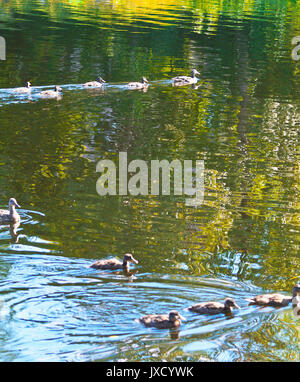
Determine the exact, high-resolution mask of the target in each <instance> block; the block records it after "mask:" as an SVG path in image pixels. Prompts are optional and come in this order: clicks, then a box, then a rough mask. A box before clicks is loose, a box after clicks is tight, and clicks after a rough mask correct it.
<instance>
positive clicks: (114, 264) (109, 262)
mask: <svg viewBox="0 0 300 382" xmlns="http://www.w3.org/2000/svg"><path fill="white" fill-rule="evenodd" d="M129 263H134V264H138V263H139V262H138V261H137V260H136V259H135V258H134V257H133V256H132V254H131V253H126V254H125V255H124V257H123V262H122V261H120V260H118V259H105V260H98V261H96V262H95V263H93V264H92V265H91V268H95V269H124V270H125V271H128V270H129V267H130V265H129Z"/></svg>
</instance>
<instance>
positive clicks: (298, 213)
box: [0, 0, 300, 361]
mask: <svg viewBox="0 0 300 382" xmlns="http://www.w3.org/2000/svg"><path fill="white" fill-rule="evenodd" d="M178 3H180V4H178ZM0 10H1V14H0V35H1V36H3V37H5V39H6V45H7V57H6V58H7V59H6V61H0V68H1V76H0V88H1V89H0V175H1V176H0V188H1V201H0V203H1V207H2V208H3V207H6V205H7V202H8V199H9V198H10V197H11V196H13V197H15V198H16V199H17V201H18V202H19V203H20V204H21V207H22V208H21V210H20V215H21V217H22V223H21V225H20V226H19V227H16V230H17V235H15V234H12V233H11V231H10V229H9V227H8V226H1V227H0V228H1V230H0V318H1V319H0V360H1V361H90V360H101V361H117V360H125V361H134V360H143V361H160V360H166V361H187V360H189V361H198V360H199V361H205V360H217V361H286V360H289V361H299V360H300V359H299V354H300V353H299V350H300V349H299V320H298V319H297V317H295V315H294V314H293V311H292V309H291V307H286V308H281V309H277V310H274V309H272V308H264V309H257V308H255V307H249V306H248V305H247V302H246V301H245V300H244V299H245V298H247V297H250V296H252V295H253V294H255V293H261V292H267V291H283V292H284V293H286V294H289V293H290V292H291V288H292V286H293V284H294V283H295V281H298V275H299V263H300V260H299V246H300V233H299V226H300V204H299V196H300V195H299V193H300V165H299V163H300V151H299V126H300V122H299V111H300V101H299V99H300V98H299V84H300V79H299V73H300V64H299V61H298V62H297V61H294V60H293V59H292V56H291V52H292V49H293V45H292V44H291V39H292V38H293V37H294V36H297V35H300V23H299V20H300V18H299V15H300V2H299V1H292V0H291V1H288V0H286V1H284V0H282V1H263V0H257V1H252V2H244V1H235V2H229V1H217V0H216V1H208V0H207V1H182V2H176V1H175V0H162V1H157V2H156V1H151V2H144V1H132V2H126V1H113V0H111V1H86V2H76V1H74V2H72V1H68V2H67V1H65V2H64V1H49V2H48V1H30V0H29V1H26V0H23V1H21V2H17V1H0ZM191 68H197V70H198V71H199V72H200V75H199V76H198V77H199V78H200V80H199V82H198V85H200V86H198V87H197V88H192V87H189V86H188V87H180V88H174V87H172V86H171V82H170V79H171V77H173V76H175V75H182V74H189V72H190V69H191ZM98 74H100V75H101V76H102V77H103V78H104V79H105V80H106V81H107V84H106V86H105V87H104V89H103V90H99V89H83V88H82V87H81V86H80V84H81V83H83V82H86V81H90V80H94V79H96V77H97V76H98ZM142 76H146V77H147V78H148V80H149V81H150V86H149V89H148V91H147V92H141V91H128V90H126V88H125V87H124V84H125V83H126V82H128V81H136V80H140V78H141V77H142ZM28 80H29V81H30V82H31V83H32V85H33V91H32V94H31V96H29V97H28V96H27V95H25V96H24V95H22V96H17V95H16V94H14V93H13V91H12V88H14V87H19V86H24V84H25V82H26V81H28ZM55 84H57V85H60V86H61V87H62V89H63V93H62V98H61V99H60V100H56V99H50V100H47V99H42V98H41V97H39V95H38V93H39V92H40V90H41V88H40V87H42V88H43V89H44V88H49V87H51V86H53V85H55ZM121 151H124V152H127V153H128V158H129V160H132V159H142V160H144V161H147V162H149V161H151V160H154V159H167V160H169V161H171V160H173V159H179V160H187V159H189V160H204V166H205V194H204V201H203V203H202V204H201V205H200V206H199V207H198V208H193V207H189V206H186V204H185V202H184V198H182V197H178V196H175V195H170V196H153V195H151V196H150V195H149V196H140V195H137V196H133V195H127V196H119V195H116V196H106V197H103V196H102V197H101V196H99V195H98V193H97V192H96V181H97V179H98V178H99V173H96V164H97V163H98V161H99V160H101V159H112V160H114V161H117V157H118V155H119V152H121ZM125 252H131V253H133V254H134V257H135V258H136V259H137V260H138V261H139V265H137V266H135V267H134V269H135V271H137V272H136V273H133V274H132V275H131V276H128V275H125V274H123V273H122V272H104V271H96V270H94V269H91V268H89V265H90V264H91V263H92V262H93V261H95V260H97V259H100V258H109V257H112V256H114V257H118V258H122V255H123V253H125ZM227 296H230V297H233V298H234V299H235V300H236V302H237V303H238V304H239V305H240V306H241V310H239V311H237V312H235V314H234V316H233V317H229V318H228V317H223V316H221V315H216V316H211V317H205V316H198V315H196V314H194V313H191V312H186V311H184V308H186V307H187V306H189V305H191V304H193V303H196V302H202V301H208V300H217V301H221V300H223V299H224V298H225V297H227ZM171 309H177V310H178V311H180V312H181V313H182V314H183V315H184V316H185V318H186V321H185V322H184V323H183V324H182V326H181V328H180V331H179V333H177V334H176V335H175V336H174V333H173V334H172V333H170V332H169V331H168V330H158V329H147V328H144V327H143V326H141V325H140V324H139V323H137V322H135V321H134V320H135V319H136V318H137V317H139V316H141V315H144V314H149V313H167V312H169V310H171Z"/></svg>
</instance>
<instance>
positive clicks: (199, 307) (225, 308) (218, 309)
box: [188, 297, 240, 314]
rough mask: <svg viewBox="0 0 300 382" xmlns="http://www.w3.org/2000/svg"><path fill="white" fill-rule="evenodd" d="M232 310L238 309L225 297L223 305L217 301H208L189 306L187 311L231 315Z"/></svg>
mask: <svg viewBox="0 0 300 382" xmlns="http://www.w3.org/2000/svg"><path fill="white" fill-rule="evenodd" d="M232 308H236V309H240V307H239V306H238V305H237V304H236V302H235V301H234V299H233V298H230V297H227V298H226V299H225V301H224V304H223V303H221V302H217V301H209V302H203V303H201V304H196V305H193V306H190V307H188V310H190V311H192V312H195V313H199V314H218V313H224V314H232Z"/></svg>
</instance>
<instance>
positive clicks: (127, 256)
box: [123, 253, 139, 264]
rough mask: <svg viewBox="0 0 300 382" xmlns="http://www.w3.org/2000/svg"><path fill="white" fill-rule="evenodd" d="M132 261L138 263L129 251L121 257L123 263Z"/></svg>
mask: <svg viewBox="0 0 300 382" xmlns="http://www.w3.org/2000/svg"><path fill="white" fill-rule="evenodd" d="M128 262H130V263H134V264H138V263H139V262H138V261H137V260H136V259H135V258H134V257H133V256H132V254H131V253H126V254H125V255H124V257H123V264H128Z"/></svg>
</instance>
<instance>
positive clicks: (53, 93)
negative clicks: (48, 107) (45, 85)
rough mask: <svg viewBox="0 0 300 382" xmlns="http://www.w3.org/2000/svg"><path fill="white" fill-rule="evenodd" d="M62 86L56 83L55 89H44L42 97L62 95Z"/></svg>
mask: <svg viewBox="0 0 300 382" xmlns="http://www.w3.org/2000/svg"><path fill="white" fill-rule="evenodd" d="M61 90H62V88H60V87H59V86H57V85H55V87H54V90H44V91H42V92H41V93H40V95H41V96H42V97H47V98H56V97H59V96H60V91H61Z"/></svg>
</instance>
